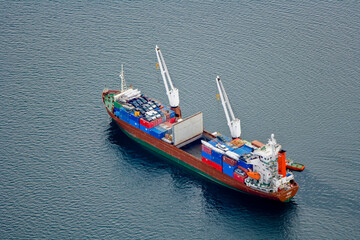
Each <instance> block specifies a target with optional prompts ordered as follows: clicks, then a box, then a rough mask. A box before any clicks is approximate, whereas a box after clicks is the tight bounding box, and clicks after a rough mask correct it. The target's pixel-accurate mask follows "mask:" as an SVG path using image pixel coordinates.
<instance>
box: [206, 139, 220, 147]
mask: <svg viewBox="0 0 360 240" xmlns="http://www.w3.org/2000/svg"><path fill="white" fill-rule="evenodd" d="M208 143H209V144H211V146H214V147H215V146H216V145H217V144H219V143H217V142H216V141H215V140H211V141H209V142H208Z"/></svg>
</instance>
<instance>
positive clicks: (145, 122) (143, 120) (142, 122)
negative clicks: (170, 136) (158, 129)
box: [140, 118, 155, 129]
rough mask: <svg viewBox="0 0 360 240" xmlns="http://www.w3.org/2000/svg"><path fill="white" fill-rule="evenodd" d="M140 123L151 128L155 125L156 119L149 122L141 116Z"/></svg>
mask: <svg viewBox="0 0 360 240" xmlns="http://www.w3.org/2000/svg"><path fill="white" fill-rule="evenodd" d="M140 125H142V126H144V127H146V128H149V129H150V128H153V127H154V126H155V122H154V121H151V122H148V121H146V120H145V119H143V118H140Z"/></svg>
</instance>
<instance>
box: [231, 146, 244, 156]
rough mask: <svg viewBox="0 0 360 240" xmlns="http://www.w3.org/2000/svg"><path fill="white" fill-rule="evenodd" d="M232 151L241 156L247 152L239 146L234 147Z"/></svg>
mask: <svg viewBox="0 0 360 240" xmlns="http://www.w3.org/2000/svg"><path fill="white" fill-rule="evenodd" d="M234 153H237V154H239V156H242V155H244V154H245V153H247V152H246V150H244V149H243V148H242V147H241V148H237V149H235V150H234Z"/></svg>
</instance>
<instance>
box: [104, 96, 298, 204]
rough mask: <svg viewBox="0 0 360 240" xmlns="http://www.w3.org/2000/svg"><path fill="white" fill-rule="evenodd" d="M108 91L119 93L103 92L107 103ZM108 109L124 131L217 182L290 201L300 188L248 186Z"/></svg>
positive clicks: (246, 191)
mask: <svg viewBox="0 0 360 240" xmlns="http://www.w3.org/2000/svg"><path fill="white" fill-rule="evenodd" d="M108 93H118V91H113V90H109V91H107V92H103V95H102V98H103V102H104V104H105V100H104V97H105V95H106V94H108ZM106 110H107V112H108V114H109V115H110V116H111V117H112V119H114V120H115V121H116V122H117V124H118V125H119V127H120V128H122V129H123V130H124V131H126V132H127V133H128V134H130V135H131V136H132V137H134V138H137V139H139V140H141V141H143V142H146V143H147V144H149V145H151V146H153V147H155V148H157V149H158V150H160V151H162V152H165V153H167V154H169V155H171V156H172V157H174V158H176V159H177V160H179V161H182V162H183V163H186V164H188V165H189V166H191V167H193V168H196V169H197V170H198V171H199V172H202V173H204V174H206V175H208V176H210V177H211V178H214V179H215V180H217V182H220V183H221V184H223V185H226V186H227V187H229V188H232V189H235V190H239V191H242V192H245V193H249V194H252V195H256V196H260V197H263V198H267V199H271V200H276V201H281V202H286V201H289V199H291V198H292V197H294V196H295V194H296V192H297V191H298V189H299V186H298V185H297V184H296V182H295V181H294V182H293V187H292V188H291V189H289V190H287V191H285V190H283V191H280V192H277V193H265V192H261V191H258V190H255V189H252V188H250V187H248V186H246V185H245V184H244V183H241V182H240V181H237V180H235V179H234V178H232V177H230V176H228V175H226V174H224V173H222V172H220V171H219V170H217V169H215V168H213V167H211V166H209V165H208V164H206V163H204V162H202V161H201V159H198V158H196V157H195V156H193V155H191V154H189V153H187V152H185V151H183V150H181V149H179V148H177V147H175V146H174V145H172V144H169V143H166V142H164V141H162V140H160V139H157V138H155V137H153V136H151V135H150V134H147V133H145V132H143V131H141V130H140V129H139V128H136V127H134V126H132V125H130V124H128V123H126V122H124V121H122V120H120V119H119V118H117V117H116V116H115V115H114V114H113V113H112V112H111V111H109V109H108V108H106ZM204 134H205V135H209V136H212V137H214V138H215V136H213V135H211V133H208V132H206V131H204Z"/></svg>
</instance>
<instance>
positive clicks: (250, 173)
mask: <svg viewBox="0 0 360 240" xmlns="http://www.w3.org/2000/svg"><path fill="white" fill-rule="evenodd" d="M247 175H248V176H249V177H251V178H253V179H256V180H259V179H260V174H259V173H257V172H248V173H247Z"/></svg>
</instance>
